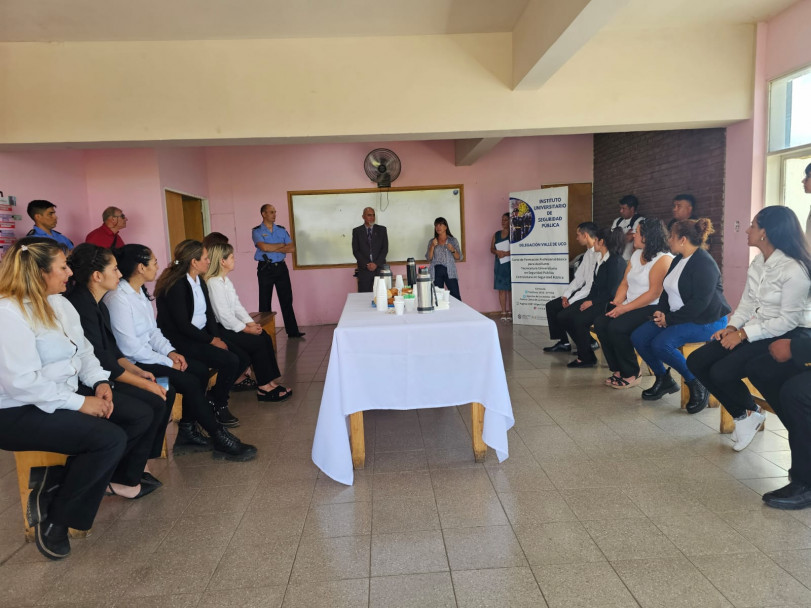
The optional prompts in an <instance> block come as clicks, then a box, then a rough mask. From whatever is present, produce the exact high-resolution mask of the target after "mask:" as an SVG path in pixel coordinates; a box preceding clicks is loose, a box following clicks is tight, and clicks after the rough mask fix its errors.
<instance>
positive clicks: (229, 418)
mask: <svg viewBox="0 0 811 608" xmlns="http://www.w3.org/2000/svg"><path fill="white" fill-rule="evenodd" d="M211 407H213V408H214V418H216V419H217V422H218V423H219V424H220V426H227V427H229V428H233V427H235V426H239V418H237V417H236V416H234V415H233V414H232V413H231V410H229V409H228V404H227V403H226V404H225V405H216V404H215V403H214V402H213V401H212V402H211Z"/></svg>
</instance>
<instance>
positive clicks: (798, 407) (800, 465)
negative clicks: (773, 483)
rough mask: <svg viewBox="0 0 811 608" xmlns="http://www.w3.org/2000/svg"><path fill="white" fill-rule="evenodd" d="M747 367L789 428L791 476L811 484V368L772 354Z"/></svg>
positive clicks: (753, 380)
mask: <svg viewBox="0 0 811 608" xmlns="http://www.w3.org/2000/svg"><path fill="white" fill-rule="evenodd" d="M747 367H748V369H749V376H748V377H749V380H751V381H752V384H754V385H755V388H757V389H758V390H759V391H760V393H761V394H762V395H763V397H765V399H766V401H768V402H769V405H770V406H772V409H773V410H774V413H775V414H777V416H778V417H779V418H780V422H782V423H783V425H784V426H785V427H786V430H788V445H789V448H790V449H791V469H790V470H789V474H790V475H791V478H792V479H796V480H798V481H802V482H803V483H805V484H807V485H811V372H806V371H803V370H802V369H801V368H799V367H797V366H796V365H795V364H794V362H793V361H786V362H785V363H778V362H777V361H775V360H774V359H773V358H772V356H771V355H769V354H766V355H762V356H760V357H756V358H755V359H753V360H752V361H751V364H750V365H749V366H747Z"/></svg>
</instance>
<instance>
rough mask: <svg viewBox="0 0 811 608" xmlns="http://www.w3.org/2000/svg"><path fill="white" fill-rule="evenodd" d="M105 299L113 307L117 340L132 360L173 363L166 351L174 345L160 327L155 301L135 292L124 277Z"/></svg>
mask: <svg viewBox="0 0 811 608" xmlns="http://www.w3.org/2000/svg"><path fill="white" fill-rule="evenodd" d="M103 299H104V303H105V304H106V305H107V308H108V310H109V311H110V325H112V328H113V334H114V335H115V342H116V344H118V348H119V349H120V350H121V352H122V353H123V354H124V356H125V357H126V358H127V359H128V360H129V361H130V362H131V363H136V364H137V363H153V364H158V365H168V366H169V367H171V366H172V360H171V359H170V358H169V357H167V355H168V354H169V353H170V352H172V351H173V350H175V347H174V346H172V343H171V342H169V340H167V339H166V337H165V336H164V335H163V334H162V333H161V330H160V329H158V324H157V323H156V322H155V313H154V311H153V310H152V303H151V302H150V301H149V299H147V297H146V296H145V295H144V292H143V291H141V290H140V289H139V290H138V291H137V292H136V291H135V290H134V289H133V288H132V285H130V284H129V283H128V282H127V281H126V280H124V279H121V281H119V282H118V289H115V290H113V291H108V292H107V294H106V295H105V296H104V298H103Z"/></svg>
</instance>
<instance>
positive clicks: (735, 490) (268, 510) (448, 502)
mask: <svg viewBox="0 0 811 608" xmlns="http://www.w3.org/2000/svg"><path fill="white" fill-rule="evenodd" d="M499 331H500V333H501V343H502V348H503V353H504V363H505V366H506V368H507V374H508V378H509V384H510V392H511V395H512V403H513V409H514V411H515V418H516V425H515V428H514V429H513V430H512V431H510V458H509V459H508V460H507V461H506V462H505V463H504V464H498V462H497V460H496V458H495V456H494V454H493V453H492V452H491V453H489V454H488V459H487V462H486V463H485V464H484V465H476V464H474V463H473V462H472V453H471V446H470V435H469V409H468V408H467V407H460V408H445V409H439V410H421V411H419V412H400V413H398V412H374V413H371V414H368V415H367V416H366V437H367V442H368V445H367V454H368V456H367V468H366V470H365V471H363V472H360V473H359V474H358V475H357V476H356V481H355V485H354V486H352V487H345V486H342V485H340V484H337V483H335V482H333V481H331V480H330V479H328V478H325V477H323V476H320V475H319V471H318V469H316V467H315V466H314V465H313V464H312V462H311V460H310V448H311V444H312V436H313V429H314V428H315V423H316V419H317V416H318V407H319V402H320V398H321V391H322V387H323V381H324V377H325V374H326V367H327V359H328V354H329V346H330V343H331V337H332V327H310V328H307V337H306V339H304V340H291V341H289V342H288V341H287V340H286V339H285V337H284V334H280V336H279V349H280V359H281V360H282V361H281V362H282V368H283V369H285V370H286V374H285V378H286V380H287V382H288V383H291V384H292V385H293V386H294V387H295V396H294V398H293V399H292V400H291V401H290V402H289V403H286V404H283V405H281V406H273V405H268V404H262V405H259V404H257V402H256V401H255V400H253V399H252V397H251V395H250V394H245V393H242V394H239V395H236V396H235V397H234V399H233V403H234V405H233V409H234V412H235V413H236V414H237V415H238V416H239V417H240V418H241V420H242V426H241V427H240V428H239V429H238V430H237V432H238V434H239V435H240V437H242V438H244V439H245V440H248V441H250V442H252V443H255V444H256V445H257V446H258V447H259V458H258V459H257V460H256V461H254V462H251V463H247V464H236V463H222V462H213V461H212V460H211V458H210V456H209V455H206V454H198V455H190V456H185V457H182V458H179V459H177V460H173V459H171V458H170V459H169V460H168V461H156V462H154V463H153V465H152V468H153V471H154V473H155V474H156V475H157V476H158V477H159V478H160V479H162V480H163V482H164V484H165V486H164V487H163V488H162V489H160V490H158V491H157V492H155V493H154V494H152V495H150V496H148V497H146V498H144V499H143V500H140V501H136V502H129V501H127V500H124V499H121V498H107V499H105V500H104V503H103V505H102V508H101V511H100V513H99V516H98V518H97V520H96V524H95V527H94V529H93V533H92V535H91V536H90V537H89V538H87V539H85V540H80V541H74V543H73V554H72V555H71V557H70V558H68V559H67V560H65V561H63V562H60V563H53V562H48V561H47V560H45V559H43V558H41V557H40V555H39V554H38V552H37V550H36V548H35V547H34V546H33V545H27V544H25V543H24V542H23V540H22V525H21V514H20V505H19V502H18V494H17V487H16V483H17V482H16V476H15V472H14V464H13V458H12V457H11V455H10V454H6V453H0V606H27V605H39V606H83V607H96V606H104V607H108V606H138V607H151V606H168V607H178V608H179V607H187V606H188V607H192V606H199V607H205V608H212V607H215V606H216V607H224V606H233V607H252V606H274V607H279V606H284V607H294V606H296V607H298V606H301V607H306V608H317V607H320V606H328V607H344V606H346V607H354V606H364V607H365V606H371V607H375V608H377V607H386V608H395V607H399V606H415V607H420V608H428V607H433V606H460V607H472V606H477V607H479V606H509V607H521V606H532V607H543V606H546V605H548V606H550V607H552V608H558V607H561V608H569V607H579V606H600V607H613V606H616V607H620V606H622V607H625V606H643V607H646V608H647V607H654V606H657V607H658V606H662V607H671V606H673V607H682V606H696V607H702V608H704V607H716V606H719V607H720V606H741V607H743V606H811V528H810V527H809V526H811V510H809V511H800V512H797V513H790V512H780V511H774V510H770V509H768V508H765V507H763V506H762V503H761V501H760V494H761V493H762V492H764V491H768V490H769V489H772V488H775V487H778V486H780V485H782V484H784V483H785V481H786V478H785V476H786V471H785V469H786V468H787V467H788V463H789V460H790V456H789V452H788V443H787V441H786V439H785V431H784V430H783V429H782V427H781V426H780V424H779V421H777V420H776V418H774V416H770V417H769V420H768V423H767V426H768V430H767V431H766V432H764V433H761V434H760V436H759V437H757V438H756V439H755V441H754V442H753V443H752V445H751V446H750V447H749V448H748V449H747V450H746V451H745V452H743V453H741V454H736V453H734V452H733V451H732V448H731V444H730V441H729V439H728V438H727V437H724V436H721V435H719V434H718V432H717V427H718V411H717V410H707V411H705V412H702V413H701V414H699V415H697V416H688V415H687V414H685V413H683V412H682V411H680V410H679V408H678V403H677V400H676V397H677V395H673V396H670V397H668V398H666V399H664V400H662V401H661V402H658V403H654V404H650V403H643V402H642V401H641V399H640V396H639V390H638V389H632V390H627V391H616V390H611V389H608V388H605V387H603V386H601V382H602V379H603V378H604V377H605V376H606V375H607V370H606V368H605V367H599V368H597V369H591V370H569V369H567V368H566V367H565V363H566V362H567V361H568V360H569V359H568V357H565V356H562V355H545V354H543V353H542V352H540V347H541V346H544V345H546V344H548V343H549V341H548V340H547V339H546V330H545V328H527V327H515V328H513V327H512V326H509V325H505V324H501V323H500V324H499ZM370 373H375V374H385V373H386V372H385V370H370ZM414 380H415V381H418V380H419V379H417V378H415V379H414ZM649 383H650V380H649V379H646V382H645V385H648V384H649ZM393 388H394V387H393Z"/></svg>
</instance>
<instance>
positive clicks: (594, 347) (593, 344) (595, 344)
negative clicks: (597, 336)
mask: <svg viewBox="0 0 811 608" xmlns="http://www.w3.org/2000/svg"><path fill="white" fill-rule="evenodd" d="M598 348H600V343H599V342H597V340H592V341H591V350H597V349H598Z"/></svg>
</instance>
